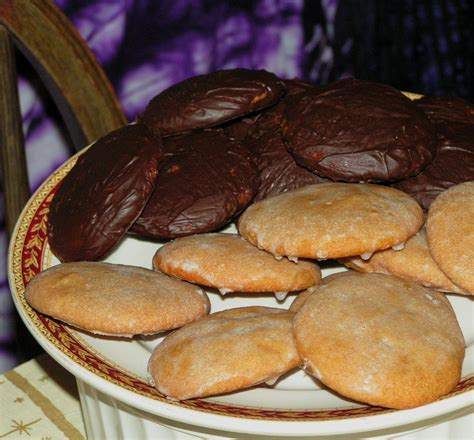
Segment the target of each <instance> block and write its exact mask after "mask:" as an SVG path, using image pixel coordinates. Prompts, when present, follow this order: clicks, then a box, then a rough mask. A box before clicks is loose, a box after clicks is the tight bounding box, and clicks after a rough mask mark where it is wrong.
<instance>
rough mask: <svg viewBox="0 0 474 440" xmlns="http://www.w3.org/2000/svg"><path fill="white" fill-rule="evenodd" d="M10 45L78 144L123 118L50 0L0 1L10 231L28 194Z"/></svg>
mask: <svg viewBox="0 0 474 440" xmlns="http://www.w3.org/2000/svg"><path fill="white" fill-rule="evenodd" d="M14 46H16V47H17V48H18V49H19V50H20V51H21V52H22V53H23V54H24V55H25V56H26V58H27V59H28V60H29V61H30V63H31V65H32V66H33V67H34V68H35V70H36V72H37V73H38V75H39V76H40V78H41V80H42V82H43V83H44V84H45V86H46V88H47V89H48V90H49V92H50V93H51V95H52V97H53V99H54V101H55V102H56V105H57V107H58V109H59V111H60V113H61V115H62V117H63V118H64V121H65V123H66V127H67V128H68V130H69V132H70V134H71V138H72V139H73V141H74V144H75V147H76V148H80V147H83V146H85V145H87V144H88V143H90V142H92V141H94V140H95V139H97V138H98V137H100V136H102V135H104V134H106V133H108V132H109V131H111V130H112V129H114V128H117V127H120V126H123V125H125V124H126V123H127V120H126V118H125V116H124V114H123V111H122V109H121V107H120V104H119V102H118V100H117V97H116V95H115V92H114V90H113V88H112V86H111V84H110V82H109V80H108V79H107V77H106V75H105V73H104V71H103V70H102V68H101V67H100V65H99V64H98V63H97V61H96V59H95V57H94V55H93V53H92V51H91V50H90V49H89V48H88V46H87V44H86V43H85V41H84V40H83V39H82V37H81V36H80V35H79V33H78V32H77V31H76V29H75V28H74V27H73V25H72V24H71V22H70V21H69V20H68V19H67V18H66V17H65V16H64V14H63V13H62V12H61V11H60V10H59V9H58V8H57V7H56V6H55V5H54V4H53V2H52V1H49V0H0V153H1V154H0V158H1V163H2V175H3V178H2V180H3V192H4V201H5V220H6V226H7V230H8V232H9V234H11V232H12V231H13V228H14V225H15V222H16V220H17V218H18V216H19V214H20V212H21V210H22V208H23V206H24V205H25V203H26V202H27V200H28V198H29V196H30V191H29V185H28V174H27V168H26V160H25V150H24V139H23V134H22V125H21V114H20V107H19V100H18V90H17V78H16V69H15V50H14ZM20 332H21V339H19V340H21V341H22V344H21V345H20V348H23V350H22V351H28V347H26V349H25V342H24V339H23V338H27V339H28V340H30V342H31V340H32V339H31V336H30V335H29V334H28V333H27V332H26V330H25V329H23V328H22V329H20ZM24 357H26V358H28V357H31V356H28V353H26V356H24Z"/></svg>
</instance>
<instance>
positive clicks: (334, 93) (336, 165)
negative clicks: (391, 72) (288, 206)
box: [284, 79, 435, 182]
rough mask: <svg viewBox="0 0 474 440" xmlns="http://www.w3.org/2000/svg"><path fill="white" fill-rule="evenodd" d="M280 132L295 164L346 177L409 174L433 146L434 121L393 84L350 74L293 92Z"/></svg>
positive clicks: (329, 175)
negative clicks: (353, 77)
mask: <svg viewBox="0 0 474 440" xmlns="http://www.w3.org/2000/svg"><path fill="white" fill-rule="evenodd" d="M284 135H285V140H286V141H287V143H288V149H289V150H290V152H291V153H292V154H293V155H294V157H295V158H296V160H297V161H298V162H299V163H300V164H302V165H303V166H305V167H306V168H308V169H310V170H311V171H313V172H315V173H317V174H319V175H321V176H323V177H327V178H330V179H332V180H340V181H346V182H376V181H393V180H399V179H402V178H405V177H409V176H413V175H415V174H417V173H418V172H420V171H421V170H422V169H423V168H424V167H426V166H427V165H428V164H429V163H431V161H432V160H433V157H434V152H435V133H434V130H433V127H432V125H431V124H430V122H429V120H428V118H427V117H426V115H425V114H424V113H423V112H422V111H421V110H420V109H419V108H418V107H417V106H416V105H415V104H413V103H412V102H411V101H410V100H409V99H408V98H406V97H405V96H403V94H401V93H400V92H399V91H397V90H395V89H393V88H392V87H389V86H386V85H384V84H377V83H372V82H369V81H360V80H355V79H351V80H341V81H337V82H335V83H333V84H331V85H329V86H327V87H324V88H321V89H320V90H317V91H315V92H314V93H310V92H305V93H304V94H299V95H296V96H294V97H292V99H291V105H288V106H287V107H286V111H285V129H284Z"/></svg>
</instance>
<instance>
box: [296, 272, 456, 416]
mask: <svg viewBox="0 0 474 440" xmlns="http://www.w3.org/2000/svg"><path fill="white" fill-rule="evenodd" d="M337 275H339V276H337V277H328V278H327V279H325V280H324V281H323V283H322V284H321V285H319V286H317V287H315V289H314V290H315V291H314V292H313V294H312V295H311V296H310V297H309V298H308V300H307V301H306V302H305V303H304V305H303V306H302V307H301V309H300V310H299V312H298V313H297V314H296V317H295V320H294V325H293V333H294V336H295V342H296V347H297V350H298V353H299V354H300V356H301V359H302V362H303V365H304V369H305V370H306V371H307V372H308V373H309V374H312V375H313V376H315V377H317V378H318V379H319V380H320V381H321V382H323V383H324V384H325V385H327V386H328V387H329V388H331V389H333V390H334V391H336V392H338V393H339V394H341V395H343V396H345V397H348V398H350V399H354V400H358V401H361V402H366V403H369V404H371V405H380V406H384V407H389V408H399V409H402V408H412V407H416V406H419V405H424V404H426V403H430V402H432V401H434V400H436V399H437V398H438V397H440V396H443V395H445V394H447V393H448V392H449V391H451V390H452V389H453V388H454V387H455V385H456V384H457V383H458V382H459V379H460V377H461V368H462V362H463V358H464V350H465V348H464V346H465V343H464V338H463V335H462V332H461V329H460V328H459V324H458V322H457V320H456V316H455V314H454V311H453V309H452V307H451V305H450V304H449V301H448V300H447V299H446V297H445V296H444V295H443V294H442V293H440V292H435V291H431V290H428V289H425V288H424V287H421V286H419V285H417V284H415V283H411V282H408V281H404V280H402V279H400V278H397V277H394V276H390V275H381V274H360V273H357V272H353V271H351V272H346V273H345V274H337ZM335 347H337V349H335Z"/></svg>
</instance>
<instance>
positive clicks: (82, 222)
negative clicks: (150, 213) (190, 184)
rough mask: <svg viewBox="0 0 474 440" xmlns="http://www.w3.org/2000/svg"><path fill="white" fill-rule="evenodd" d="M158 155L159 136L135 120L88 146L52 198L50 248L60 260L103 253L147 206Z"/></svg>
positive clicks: (90, 257) (95, 257)
mask: <svg viewBox="0 0 474 440" xmlns="http://www.w3.org/2000/svg"><path fill="white" fill-rule="evenodd" d="M161 154H162V144H161V140H160V139H159V138H157V137H156V136H155V135H154V134H153V133H152V132H151V131H150V130H148V128H146V127H145V126H143V125H139V124H136V125H128V126H125V127H122V128H119V129H117V130H114V131H112V132H111V133H109V134H108V135H106V136H104V137H102V138H100V139H99V140H98V141H97V142H95V143H94V144H93V145H91V147H90V148H89V149H88V150H86V151H85V152H84V153H83V154H82V155H81V156H79V158H78V160H77V162H76V164H75V165H74V167H73V168H72V169H71V171H70V172H69V173H68V174H67V175H66V177H65V178H64V180H63V181H62V183H61V186H60V187H59V189H58V191H57V192H56V195H55V196H54V198H53V201H52V203H51V207H50V212H49V227H48V239H49V243H50V246H51V249H52V251H53V253H54V254H55V255H56V256H57V257H58V258H59V259H60V260H61V261H63V262H68V261H80V260H97V259H99V258H101V257H103V256H104V255H105V254H107V252H109V250H111V248H112V247H113V246H114V245H115V244H116V243H117V242H118V241H119V240H120V239H121V237H122V236H123V235H124V234H125V233H126V232H127V230H128V229H129V228H130V226H131V225H132V224H133V223H134V222H135V220H136V218H137V217H138V216H139V214H140V212H141V211H142V209H143V207H144V206H145V203H146V201H147V200H148V198H149V196H150V194H151V192H152V190H153V187H154V184H155V180H156V175H157V172H158V161H159V159H160V156H161Z"/></svg>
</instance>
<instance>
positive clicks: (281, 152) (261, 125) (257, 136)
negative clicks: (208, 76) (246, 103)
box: [244, 81, 328, 201]
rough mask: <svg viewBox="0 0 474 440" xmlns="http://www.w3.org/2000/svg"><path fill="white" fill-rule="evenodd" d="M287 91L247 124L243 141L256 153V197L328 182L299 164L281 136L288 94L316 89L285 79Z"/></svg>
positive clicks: (256, 199) (260, 198)
mask: <svg viewBox="0 0 474 440" xmlns="http://www.w3.org/2000/svg"><path fill="white" fill-rule="evenodd" d="M285 84H286V85H287V89H288V92H287V95H285V97H284V98H283V99H282V100H281V101H280V102H279V103H278V104H276V105H274V106H273V107H271V108H270V109H267V110H265V111H264V112H262V113H261V114H260V116H259V118H258V119H257V120H256V121H255V122H254V124H252V126H250V127H249V130H248V135H247V137H246V138H245V140H244V141H245V145H246V146H248V147H249V149H250V150H251V151H252V152H253V153H254V154H255V160H256V163H257V166H258V169H259V175H260V185H259V188H258V191H257V194H256V196H255V199H254V200H255V201H258V200H262V199H265V198H267V197H269V196H273V195H276V194H280V193H282V192H286V191H289V190H292V189H297V188H301V187H303V186H307V185H311V184H316V183H323V182H328V179H325V178H323V177H320V176H318V175H317V174H314V173H312V172H311V171H309V170H307V169H306V168H304V167H302V166H301V165H299V164H298V163H297V162H296V161H295V159H294V158H293V156H292V155H291V154H290V153H289V152H288V150H287V148H286V145H285V143H284V141H283V137H282V119H283V112H284V109H285V108H286V107H287V105H288V104H287V101H288V99H287V97H289V98H290V97H291V96H293V95H294V94H296V93H302V92H304V91H305V90H315V89H316V88H315V87H312V88H310V86H309V85H307V86H306V87H307V88H306V89H305V88H304V87H303V86H304V85H305V84H306V83H302V84H303V85H300V82H297V81H285Z"/></svg>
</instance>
